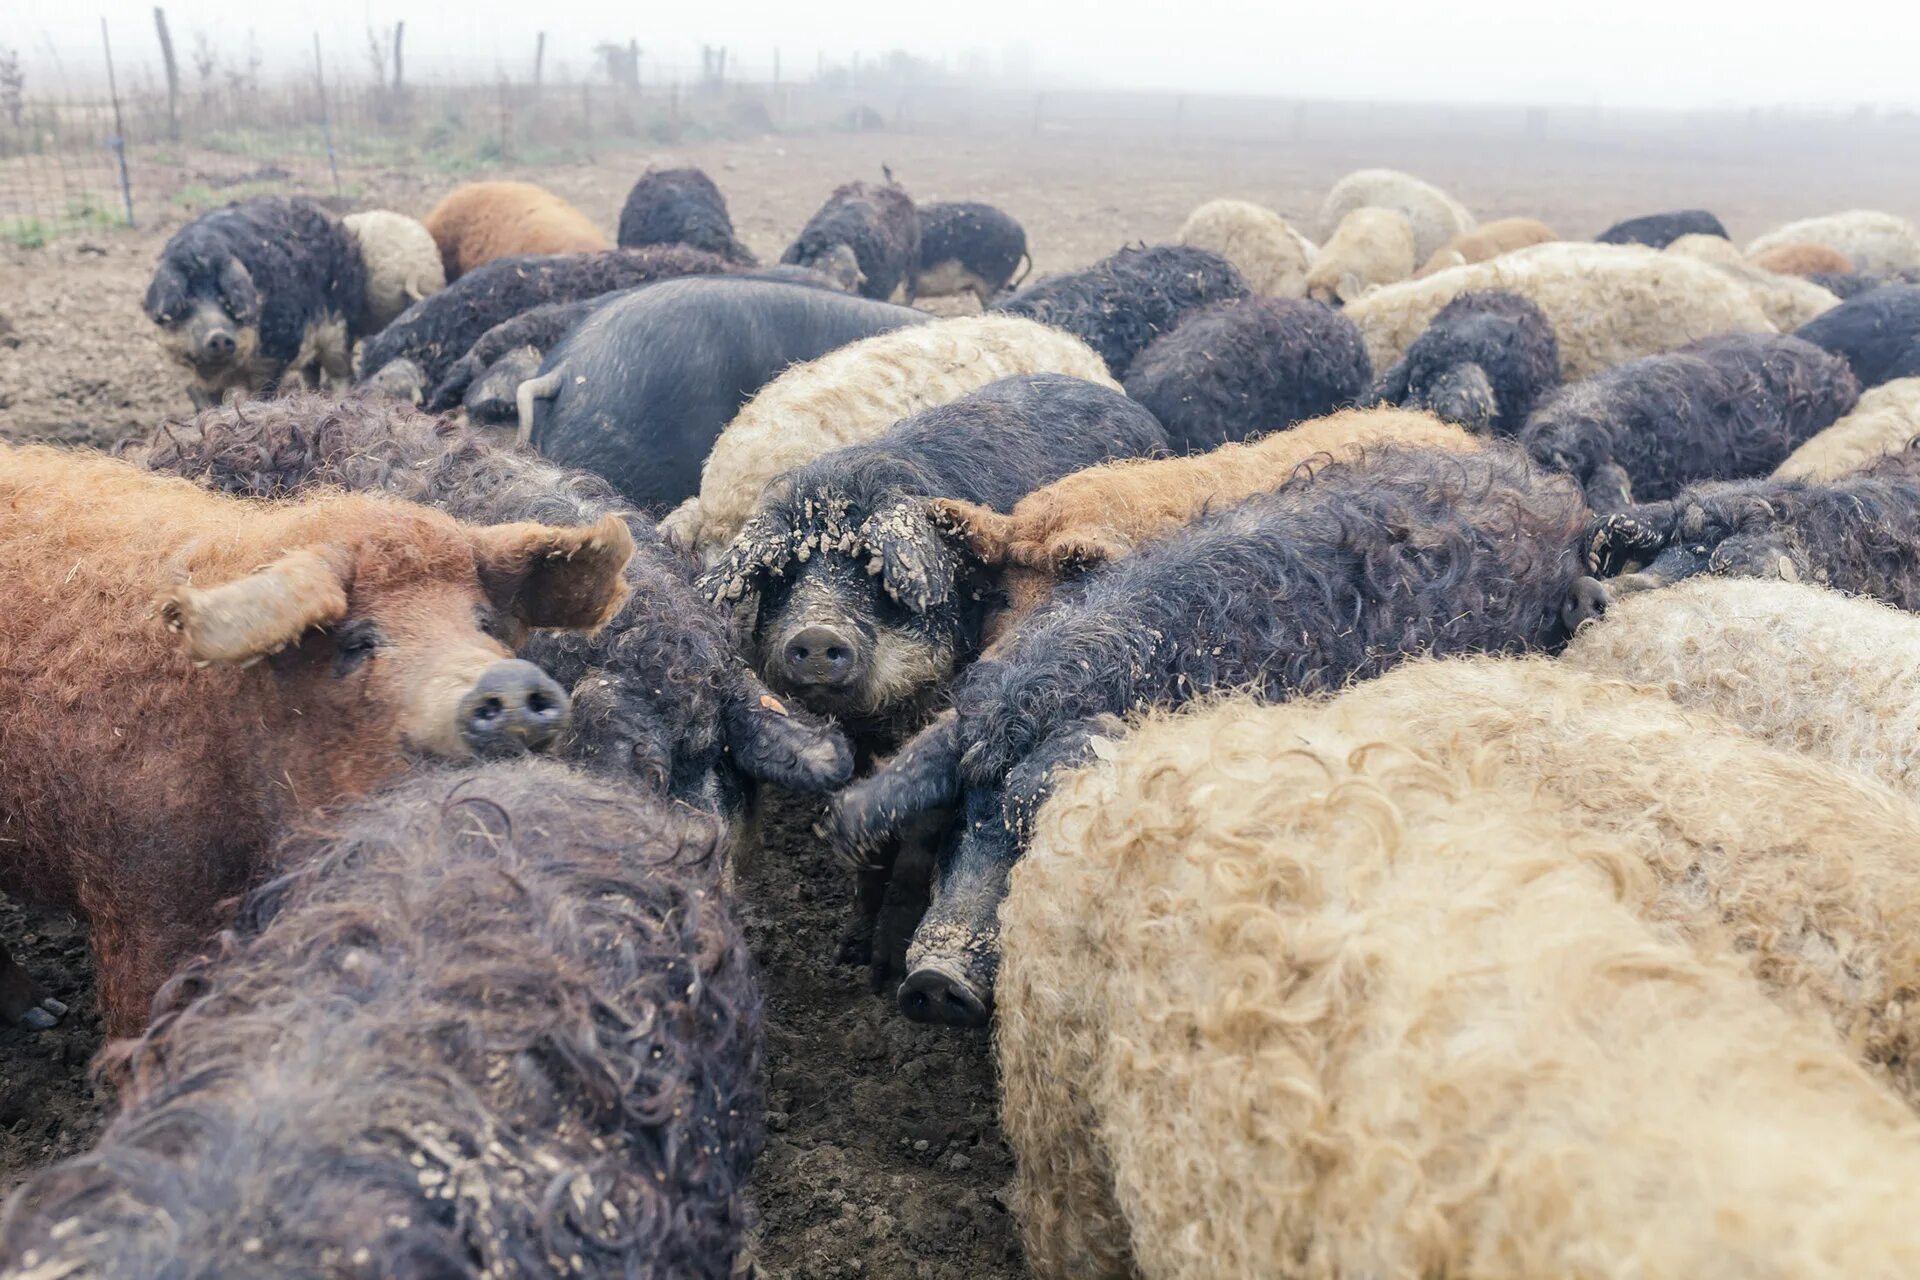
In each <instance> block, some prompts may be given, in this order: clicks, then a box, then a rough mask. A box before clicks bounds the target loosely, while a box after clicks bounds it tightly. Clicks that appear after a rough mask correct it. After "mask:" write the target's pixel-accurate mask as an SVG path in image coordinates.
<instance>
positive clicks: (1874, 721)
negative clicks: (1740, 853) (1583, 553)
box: [1562, 578, 1920, 799]
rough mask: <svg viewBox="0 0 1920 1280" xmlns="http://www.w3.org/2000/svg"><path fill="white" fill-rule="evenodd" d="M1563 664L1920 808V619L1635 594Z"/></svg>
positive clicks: (1788, 586) (1714, 595)
mask: <svg viewBox="0 0 1920 1280" xmlns="http://www.w3.org/2000/svg"><path fill="white" fill-rule="evenodd" d="M1562 661H1564V662H1566V663H1567V664H1568V665H1570V666H1575V667H1578V668H1580V669H1581V670H1582V671H1590V672H1592V673H1594V674H1595V675H1601V676H1614V677H1617V678H1620V679H1623V680H1631V681H1633V682H1635V683H1636V684H1643V685H1648V686H1650V687H1652V688H1655V689H1658V690H1660V691H1661V692H1663V693H1665V694H1666V695H1667V696H1668V697H1670V698H1672V699H1674V700H1675V701H1676V702H1679V703H1682V704H1684V705H1686V706H1689V707H1698V708H1701V709H1703V710H1706V711H1711V712H1713V713H1714V714H1716V715H1719V716H1721V717H1723V718H1725V719H1727V720H1730V721H1732V722H1733V723H1734V724H1736V725H1738V726H1739V727H1740V728H1741V729H1743V730H1745V731H1746V732H1748V733H1750V734H1753V735H1754V736H1755V737H1758V738H1761V739H1763V740H1764V741H1767V742H1770V743H1772V744H1774V745H1775V746H1778V747H1784V748H1787V749H1789V750H1793V751H1799V752H1802V753H1805V754H1807V755H1810V756H1817V757H1819V758H1820V759H1823V760H1828V761H1831V762H1832V763H1834V764H1837V765H1840V766H1843V767H1845V768H1848V769H1853V770H1855V771H1857V772H1859V773H1864V774H1867V775H1869V776H1871V777H1874V778H1878V779H1879V780H1880V781H1882V782H1884V783H1886V784H1887V785H1888V786H1890V787H1892V788H1894V789H1895V790H1896V791H1902V792H1905V793H1906V794H1908V795H1910V796H1913V797H1915V798H1916V799H1920V618H1915V617H1914V616H1913V615H1912V614H1909V613H1903V612H1901V611H1900V610H1898V609H1894V608H1890V607H1888V606H1887V605H1884V604H1880V603H1878V602H1877V601H1873V600H1865V599H1857V598H1855V597H1851V596H1844V595H1841V594H1840V593H1839V592H1837V591H1828V590H1826V589H1825V588H1822V587H1814V586H1808V585H1805V584H1802V583H1796V582H1778V581H1769V580H1762V579H1757V578H1694V579H1691V580H1689V581H1686V582H1681V583H1676V584H1675V585H1673V586H1672V587H1668V588H1666V589H1664V590H1660V591H1645V592H1641V593H1639V594H1637V595H1631V596H1623V597H1622V598H1621V599H1620V600H1618V601H1617V602H1615V603H1614V604H1613V605H1612V606H1610V607H1609V608H1608V610H1607V614H1606V616H1605V617H1604V618H1602V619H1600V620H1598V621H1596V622H1593V623H1590V624H1588V625H1586V626H1583V627H1581V628H1580V632H1579V634H1578V635H1576V636H1575V637H1574V638H1573V642H1572V643H1571V644H1569V645H1568V646H1567V649H1566V652H1565V654H1564V655H1563V657H1562Z"/></svg>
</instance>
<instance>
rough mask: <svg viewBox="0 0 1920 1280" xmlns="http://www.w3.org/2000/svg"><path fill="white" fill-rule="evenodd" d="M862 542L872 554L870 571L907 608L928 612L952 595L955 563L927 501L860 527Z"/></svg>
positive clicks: (883, 513) (885, 512) (891, 509)
mask: <svg viewBox="0 0 1920 1280" xmlns="http://www.w3.org/2000/svg"><path fill="white" fill-rule="evenodd" d="M859 540H860V542H861V543H862V544H863V545H864V546H865V547H866V548H867V550H868V552H869V553H870V555H871V558H870V559H869V560H868V561H867V572H868V573H877V574H879V575H880V585H881V586H882V587H883V588H885V589H886V593H887V594H888V595H890V596H892V597H893V598H894V599H895V600H896V601H898V602H899V603H900V604H901V605H902V606H904V607H905V608H907V609H910V610H912V611H913V612H914V613H925V612H926V611H927V610H928V609H930V608H932V607H933V606H934V605H936V604H941V603H944V602H945V601H946V600H948V599H949V598H951V597H952V595H953V591H954V585H955V584H954V565H953V559H952V557H951V556H949V555H948V554H947V547H946V543H945V542H944V541H943V540H942V538H941V537H940V534H939V532H938V531H937V530H936V529H935V528H934V526H933V521H932V520H931V519H929V518H928V516H927V508H926V504H925V503H923V502H920V501H918V500H915V499H907V500H906V501H903V502H896V503H894V504H892V505H891V506H887V507H882V508H881V509H880V510H878V511H876V512H874V513H873V514H872V515H871V516H868V517H867V521H866V523H865V524H863V525H861V526H860V534H859Z"/></svg>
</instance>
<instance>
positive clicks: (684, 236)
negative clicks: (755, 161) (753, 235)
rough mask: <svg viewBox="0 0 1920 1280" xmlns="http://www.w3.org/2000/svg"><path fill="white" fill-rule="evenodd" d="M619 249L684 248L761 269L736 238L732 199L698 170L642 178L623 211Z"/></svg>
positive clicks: (658, 171)
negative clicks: (730, 209)
mask: <svg viewBox="0 0 1920 1280" xmlns="http://www.w3.org/2000/svg"><path fill="white" fill-rule="evenodd" d="M616 243H617V244H619V246H620V247H621V248H622V249H638V248H641V247H643V246H646V245H651V244H684V245H687V246H689V247H690V248H694V249H704V250H706V251H707V252H708V253H717V254H719V255H720V256H721V257H723V258H725V259H726V260H727V261H728V262H731V263H734V264H736V265H738V266H745V267H751V266H755V265H757V263H758V260H757V259H756V258H755V257H754V256H753V254H752V253H751V252H750V251H749V250H748V249H747V247H746V246H745V245H743V244H741V243H740V240H739V238H738V237H737V236H735V235H734V232H733V218H732V216H731V215H729V214H728V213H727V198H726V197H725V196H723V195H721V194H720V188H719V187H716V186H715V185H714V184H713V179H712V178H709V177H708V176H707V175H706V174H705V173H704V172H703V171H701V170H699V169H694V168H685V169H649V170H647V171H646V172H645V173H644V174H642V175H640V180H639V181H638V182H636V183H634V184H633V189H632V190H631V191H629V192H627V200H626V203H625V204H624V205H622V206H621V207H620V230H619V235H618V238H617V240H616Z"/></svg>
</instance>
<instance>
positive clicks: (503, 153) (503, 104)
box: [500, 74, 513, 164]
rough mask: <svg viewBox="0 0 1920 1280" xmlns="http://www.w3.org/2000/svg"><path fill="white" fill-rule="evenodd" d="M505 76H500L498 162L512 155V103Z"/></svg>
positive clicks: (506, 159) (502, 161)
mask: <svg viewBox="0 0 1920 1280" xmlns="http://www.w3.org/2000/svg"><path fill="white" fill-rule="evenodd" d="M508 88H509V85H508V83H507V77H506V76H505V75H504V74H503V75H502V76H501V77H500V163H501V164H506V163H507V162H508V160H509V159H511V158H512V155H513V104H512V102H511V101H510V100H509V95H508V92H507V91H508Z"/></svg>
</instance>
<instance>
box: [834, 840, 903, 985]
mask: <svg viewBox="0 0 1920 1280" xmlns="http://www.w3.org/2000/svg"><path fill="white" fill-rule="evenodd" d="M891 874H892V865H891V863H889V864H888V865H887V866H885V867H868V868H863V869H862V870H861V871H860V872H859V873H858V874H857V875H856V876H855V877H854V882H853V886H854V887H853V921H852V923H850V924H848V925H847V928H846V932H844V933H842V934H841V935H840V941H839V943H838V944H836V946H835V949H834V959H836V960H838V961H839V962H840V963H841V964H848V965H862V964H871V963H873V930H874V926H875V923H876V922H877V921H878V920H879V918H880V905H881V903H882V902H884V901H885V900H886V896H887V878H888V877H889V876H890V875H891Z"/></svg>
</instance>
